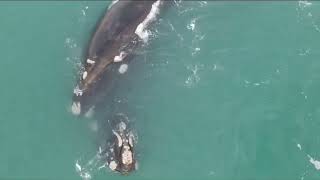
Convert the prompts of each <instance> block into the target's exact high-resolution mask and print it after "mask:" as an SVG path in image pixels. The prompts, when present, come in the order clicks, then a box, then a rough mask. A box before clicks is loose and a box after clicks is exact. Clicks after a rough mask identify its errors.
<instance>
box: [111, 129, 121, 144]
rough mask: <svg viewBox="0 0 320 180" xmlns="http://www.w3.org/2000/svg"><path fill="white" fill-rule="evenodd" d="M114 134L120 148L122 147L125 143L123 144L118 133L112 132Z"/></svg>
mask: <svg viewBox="0 0 320 180" xmlns="http://www.w3.org/2000/svg"><path fill="white" fill-rule="evenodd" d="M112 133H113V134H114V135H115V136H116V137H117V139H118V146H119V147H121V146H122V144H123V142H122V139H121V137H120V135H119V134H118V133H117V132H115V131H113V130H112Z"/></svg>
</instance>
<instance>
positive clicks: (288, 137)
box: [0, 1, 320, 180]
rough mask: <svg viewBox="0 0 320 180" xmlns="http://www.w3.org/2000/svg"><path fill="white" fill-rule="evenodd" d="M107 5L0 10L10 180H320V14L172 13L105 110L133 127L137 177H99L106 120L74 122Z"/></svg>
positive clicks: (259, 7)
mask: <svg viewBox="0 0 320 180" xmlns="http://www.w3.org/2000/svg"><path fill="white" fill-rule="evenodd" d="M109 4H110V2H109V1H106V2H105V1H92V2H90V1H76V2H64V1H43V2H41V1H34V2H31V1H12V2H10V1H7V2H5V1H1V2H0V28H1V29H0V52H1V56H0V57H1V61H0V80H1V93H0V114H1V125H0V142H1V145H0V149H1V150H0V179H75V180H76V179H81V177H80V176H81V175H83V173H84V172H86V173H88V174H90V175H91V177H92V179H137V180H138V179H212V180H214V179H217V180H218V179H219V180H220V179H241V180H242V179H243V180H247V179H258V180H260V179H268V180H269V179H271V180H276V179H279V180H293V179H297V180H298V179H299V180H300V179H304V180H308V179H309V180H311V179H319V178H320V171H318V170H319V169H320V153H319V152H320V135H319V128H320V103H319V100H320V96H319V89H320V59H319V57H320V51H319V42H320V2H317V1H311V2H310V1H309V2H308V1H288V2H276V1H264V2H257V1H247V2H245V1H243V2H236V1H234V2H226V1H182V2H177V3H175V4H174V5H173V6H172V7H170V8H168V9H167V10H166V11H163V12H164V13H162V14H161V15H160V19H159V20H158V22H157V23H156V24H155V26H154V28H153V30H152V38H151V39H150V41H149V43H148V44H147V45H146V46H145V47H144V48H142V49H141V50H140V51H139V55H138V56H137V57H135V59H134V60H133V61H132V62H131V63H130V65H129V69H128V72H127V74H125V78H124V79H123V81H122V82H118V83H117V88H116V92H113V93H114V94H115V95H114V96H112V98H109V99H110V108H109V109H108V111H106V112H109V110H110V109H112V110H110V113H124V114H126V115H127V117H128V118H129V119H130V120H132V121H134V122H135V128H136V132H137V134H138V144H137V151H138V154H137V156H138V161H139V169H138V171H136V172H135V173H133V174H131V175H130V176H125V177H123V176H120V175H118V174H114V173H112V172H110V171H109V170H106V169H103V168H102V169H99V166H100V165H101V164H99V160H97V157H96V152H97V151H98V147H99V144H100V142H101V139H100V138H99V133H97V132H98V130H99V128H100V127H99V126H97V124H98V123H97V121H96V120H95V119H94V118H93V117H91V118H78V117H75V116H73V115H72V114H71V113H70V105H71V96H72V90H73V87H74V85H75V83H76V79H77V73H78V72H79V69H80V65H79V64H80V62H81V60H82V59H81V58H82V52H83V51H84V50H85V47H86V43H87V41H88V39H89V37H90V35H91V32H92V30H93V28H94V26H95V24H96V22H97V20H98V18H99V17H100V16H101V14H103V11H104V9H105V8H106V7H107V6H108V5H109ZM122 105H123V106H122ZM122 107H123V108H122ZM100 131H101V129H100ZM318 160H319V161H318ZM77 165H78V166H81V168H82V169H83V171H82V173H81V172H79V171H77V169H76V167H77Z"/></svg>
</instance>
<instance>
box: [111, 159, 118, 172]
mask: <svg viewBox="0 0 320 180" xmlns="http://www.w3.org/2000/svg"><path fill="white" fill-rule="evenodd" d="M117 166H118V164H117V163H116V162H115V161H111V162H110V164H109V168H110V169H111V170H112V171H114V170H115V169H116V168H117Z"/></svg>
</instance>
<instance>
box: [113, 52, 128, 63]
mask: <svg viewBox="0 0 320 180" xmlns="http://www.w3.org/2000/svg"><path fill="white" fill-rule="evenodd" d="M126 55H127V53H125V52H124V51H121V52H120V54H119V56H115V57H114V59H113V61H114V62H121V61H122V60H123V58H125V57H126Z"/></svg>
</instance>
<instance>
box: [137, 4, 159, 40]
mask: <svg viewBox="0 0 320 180" xmlns="http://www.w3.org/2000/svg"><path fill="white" fill-rule="evenodd" d="M160 5H161V1H160V0H157V1H156V2H155V3H153V4H152V7H151V10H150V12H149V14H148V15H147V17H146V18H145V19H144V20H143V21H142V22H141V23H140V24H139V25H138V26H137V28H136V31H135V33H136V34H137V35H138V36H139V37H140V38H141V39H142V40H143V41H144V42H147V41H148V39H149V32H148V31H147V30H146V27H147V26H148V24H149V23H150V22H152V21H154V20H155V19H156V16H157V15H158V14H159V6H160Z"/></svg>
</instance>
